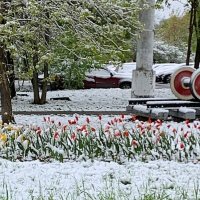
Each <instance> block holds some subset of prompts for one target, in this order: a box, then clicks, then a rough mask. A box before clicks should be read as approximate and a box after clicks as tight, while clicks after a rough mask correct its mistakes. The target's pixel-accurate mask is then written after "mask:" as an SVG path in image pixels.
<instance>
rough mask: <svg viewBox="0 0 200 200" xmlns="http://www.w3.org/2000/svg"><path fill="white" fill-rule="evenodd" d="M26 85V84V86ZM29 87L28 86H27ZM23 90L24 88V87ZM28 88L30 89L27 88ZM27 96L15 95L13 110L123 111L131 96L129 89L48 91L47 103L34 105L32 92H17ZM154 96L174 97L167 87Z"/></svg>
mask: <svg viewBox="0 0 200 200" xmlns="http://www.w3.org/2000/svg"><path fill="white" fill-rule="evenodd" d="M27 87H28V85H27V86H26V88H27ZM29 87H30V86H29ZM24 90H25V89H24ZM27 90H30V89H27ZM17 93H18V94H22V95H24V94H25V95H28V96H17V97H16V98H14V99H13V100H12V103H13V110H14V111H41V110H43V111H45V110H47V111H53V110H54V111H55V110H63V111H81V110H83V111H100V110H102V111H109V110H116V111H123V110H124V111H125V110H126V106H127V105H128V100H129V99H130V98H131V89H119V88H115V89H85V90H59V91H48V93H47V103H46V104H44V105H34V104H32V102H33V93H32V92H30V91H29V92H17ZM55 97H69V98H70V100H71V101H67V100H50V99H51V98H55ZM155 97H158V98H166V99H167V98H175V96H174V95H173V94H172V92H171V90H170V89H169V88H162V89H161V88H160V89H156V90H155Z"/></svg>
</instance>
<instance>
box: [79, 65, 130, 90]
mask: <svg viewBox="0 0 200 200" xmlns="http://www.w3.org/2000/svg"><path fill="white" fill-rule="evenodd" d="M83 83H84V88H85V89H89V88H121V89H128V88H131V84H132V77H131V75H130V74H126V73H118V72H116V71H114V70H111V69H107V68H100V69H93V70H91V71H90V72H88V73H87V74H86V79H85V80H84V81H83Z"/></svg>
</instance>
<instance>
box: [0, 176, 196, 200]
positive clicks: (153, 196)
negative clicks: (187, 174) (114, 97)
mask: <svg viewBox="0 0 200 200" xmlns="http://www.w3.org/2000/svg"><path fill="white" fill-rule="evenodd" d="M148 184H149V183H148ZM38 187H39V194H34V191H32V190H30V191H29V194H28V195H27V194H26V195H24V196H22V197H21V198H20V199H24V198H25V199H26V200H175V199H178V200H200V187H199V182H198V183H194V188H193V191H189V190H188V189H187V188H178V187H175V188H172V189H170V188H168V189H166V188H165V186H162V187H160V188H157V189H155V188H154V189H152V188H151V185H143V186H142V187H141V188H138V193H137V194H136V193H134V194H133V191H134V190H132V191H131V190H130V191H127V188H126V187H124V188H122V187H120V186H118V188H116V186H114V184H113V180H112V179H106V181H105V187H104V188H103V189H102V190H100V191H98V188H95V187H94V186H93V185H92V186H91V189H92V190H93V191H94V192H91V191H89V190H88V188H86V186H85V181H84V180H82V182H81V183H76V185H75V187H74V191H69V192H67V193H66V194H61V193H59V191H51V192H49V193H48V194H46V193H45V191H43V189H42V188H41V186H38ZM63 187H64V186H63ZM0 189H1V188H0ZM66 190H67V188H66ZM0 192H1V194H0V200H19V198H16V197H15V195H14V193H13V190H12V189H11V187H10V186H9V185H8V184H6V183H5V182H4V183H3V193H2V190H1V191H0ZM27 196H28V197H27Z"/></svg>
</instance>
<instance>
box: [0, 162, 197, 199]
mask: <svg viewBox="0 0 200 200" xmlns="http://www.w3.org/2000/svg"><path fill="white" fill-rule="evenodd" d="M0 167H1V170H0V180H1V181H0V194H1V195H2V194H4V193H5V192H4V188H5V185H7V187H8V190H9V191H10V189H9V188H12V196H13V197H14V199H31V196H32V197H35V198H37V197H38V196H39V195H41V194H42V195H43V197H46V199H47V197H48V196H50V194H51V193H53V194H55V195H54V199H61V195H62V197H63V199H65V197H67V195H68V193H69V192H70V193H74V195H75V196H76V194H78V193H79V194H80V196H79V197H77V198H74V199H77V200H78V199H79V200H82V199H84V192H83V191H84V190H85V191H86V192H87V193H90V194H91V195H92V196H96V197H97V196H98V194H99V193H101V192H102V191H104V192H109V191H112V189H113V188H114V190H115V192H116V193H117V192H118V191H122V192H123V193H125V194H126V195H128V198H126V199H134V197H138V196H139V195H140V194H141V193H145V187H146V186H147V185H149V187H150V189H152V190H155V191H156V190H158V189H159V188H160V187H161V186H163V187H164V188H166V189H167V192H168V193H171V195H172V197H173V194H174V193H175V189H177V188H178V189H179V190H181V189H185V188H186V189H187V191H189V195H191V192H192V190H193V188H194V184H197V183H198V182H199V180H198V178H199V177H200V165H197V164H196V165H195V164H191V163H189V164H185V163H176V162H173V161H171V162H169V161H165V162H164V161H153V162H149V163H143V162H128V163H126V164H124V165H119V164H117V163H114V162H101V161H94V162H91V161H86V162H83V161H82V162H67V163H58V162H53V163H41V162H39V161H32V162H24V163H21V162H16V163H12V162H10V161H6V160H2V159H0ZM81 191H82V192H81ZM122 192H121V193H122ZM119 194H120V193H119ZM116 199H122V198H120V197H119V196H118V198H116Z"/></svg>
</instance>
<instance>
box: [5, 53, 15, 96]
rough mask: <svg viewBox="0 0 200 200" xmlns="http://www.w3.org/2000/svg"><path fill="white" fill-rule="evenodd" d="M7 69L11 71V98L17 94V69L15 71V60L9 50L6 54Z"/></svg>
mask: <svg viewBox="0 0 200 200" xmlns="http://www.w3.org/2000/svg"><path fill="white" fill-rule="evenodd" d="M6 65H7V67H6V69H7V71H9V76H8V78H9V87H10V95H11V98H13V97H15V96H16V90H15V71H14V62H13V59H12V58H11V54H10V52H9V51H8V52H7V54H6Z"/></svg>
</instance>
